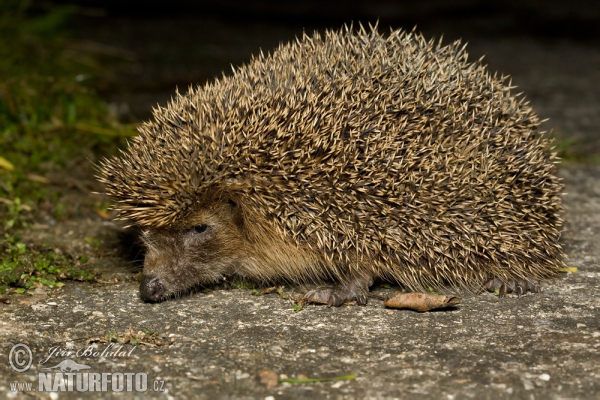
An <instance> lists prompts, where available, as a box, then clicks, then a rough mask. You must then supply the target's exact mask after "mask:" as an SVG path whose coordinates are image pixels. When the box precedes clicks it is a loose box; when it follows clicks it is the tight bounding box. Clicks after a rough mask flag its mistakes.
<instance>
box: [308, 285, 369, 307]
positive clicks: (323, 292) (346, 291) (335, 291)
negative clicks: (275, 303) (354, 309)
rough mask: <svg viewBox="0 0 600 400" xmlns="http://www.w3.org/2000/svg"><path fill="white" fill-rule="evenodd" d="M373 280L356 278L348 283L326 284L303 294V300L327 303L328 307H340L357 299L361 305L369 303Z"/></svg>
mask: <svg viewBox="0 0 600 400" xmlns="http://www.w3.org/2000/svg"><path fill="white" fill-rule="evenodd" d="M369 283H371V284H372V282H370V281H363V280H356V281H353V282H351V283H347V284H339V285H336V286H326V287H320V288H316V289H313V290H311V291H309V292H307V293H306V294H305V295H304V296H302V299H303V300H307V301H309V302H314V303H322V304H327V307H339V306H341V305H342V304H344V303H346V302H348V301H356V304H358V305H360V306H365V305H367V298H368V294H369V286H370V284H369Z"/></svg>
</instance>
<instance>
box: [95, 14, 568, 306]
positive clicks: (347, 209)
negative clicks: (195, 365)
mask: <svg viewBox="0 0 600 400" xmlns="http://www.w3.org/2000/svg"><path fill="white" fill-rule="evenodd" d="M465 47H466V45H463V44H462V43H461V42H460V41H455V42H453V43H451V44H442V40H441V39H440V40H426V39H425V38H424V37H423V35H422V34H420V33H418V32H417V31H416V30H414V29H413V30H412V31H405V30H390V32H389V33H388V34H380V33H379V31H378V28H377V26H369V28H364V27H363V26H362V25H361V26H360V27H359V28H358V29H354V28H353V27H352V26H344V27H343V28H341V29H339V30H331V31H326V32H325V33H324V34H319V33H318V32H315V33H314V34H312V35H307V34H306V33H305V34H303V36H302V37H301V38H296V40H295V41H293V42H291V43H288V44H280V45H279V47H278V48H277V49H276V50H274V51H273V52H272V53H268V54H267V55H264V54H263V53H262V51H261V52H260V55H258V56H256V57H253V58H252V59H251V60H250V61H249V62H248V63H247V64H245V65H243V66H242V67H240V68H233V72H232V73H230V74H229V75H226V74H223V77H222V78H220V79H217V80H215V81H213V82H210V83H207V84H205V85H203V86H198V87H195V88H194V87H192V88H190V89H189V91H188V93H187V94H185V95H181V94H179V92H177V93H176V95H175V96H174V98H173V99H172V100H171V101H170V103H168V105H167V106H166V107H160V106H159V107H157V108H155V109H154V110H153V120H152V121H149V122H145V123H143V124H141V125H140V127H139V129H138V130H139V135H138V136H136V137H134V138H132V139H131V141H130V142H129V144H128V148H127V149H126V150H124V151H122V153H121V154H120V156H116V157H113V158H109V159H104V160H102V161H101V162H100V164H99V166H98V168H99V173H98V177H99V180H100V181H101V182H102V183H103V184H104V186H105V189H106V194H107V195H108V196H109V197H110V198H111V199H112V200H113V204H114V206H113V208H114V210H115V212H116V218H118V219H121V220H125V221H128V222H129V223H130V224H131V225H135V226H137V227H138V228H139V229H140V237H141V240H142V242H143V244H144V246H145V250H146V251H145V258H144V269H143V273H142V279H141V286H140V293H141V297H142V299H143V300H145V301H149V302H156V301H163V300H166V299H169V298H172V297H176V296H180V295H182V294H185V293H189V292H192V291H194V290H195V289H197V288H201V287H206V286H207V285H212V284H214V283H217V282H220V281H223V280H227V279H233V278H236V279H242V280H252V281H256V282H258V283H260V284H272V283H275V282H284V283H291V284H295V285H305V284H313V285H317V284H318V285H320V286H317V288H316V289H313V290H310V291H309V292H308V293H306V294H305V298H307V299H316V300H318V301H322V302H326V303H328V304H329V305H330V306H339V305H341V304H343V303H345V302H349V301H354V302H356V303H357V304H360V305H364V304H366V302H367V297H368V295H369V290H370V289H369V288H370V286H371V285H373V283H374V281H376V280H379V281H386V282H391V283H394V284H398V285H400V286H401V287H403V288H406V289H408V290H423V288H430V287H433V288H440V289H441V290H444V288H450V289H457V290H461V289H467V290H469V291H470V290H477V291H480V290H484V289H487V290H490V291H497V290H500V294H506V293H511V292H514V293H516V294H518V295H521V294H524V293H526V292H538V291H539V282H540V280H542V279H544V278H549V277H552V276H555V275H556V274H557V272H559V270H560V268H561V267H563V266H564V262H563V261H562V260H563V251H562V248H561V245H560V243H559V238H560V232H561V227H562V224H563V220H562V217H561V213H562V203H561V191H562V183H561V181H560V179H559V178H558V177H557V176H556V165H555V164H556V163H557V162H558V161H556V160H557V157H556V155H557V154H556V153H554V152H553V150H552V147H551V140H550V139H549V138H548V137H547V136H548V135H546V133H545V132H543V131H540V130H539V126H540V123H541V121H540V119H539V118H538V116H537V115H536V114H535V113H534V111H533V110H532V108H531V106H530V105H529V102H527V101H526V100H525V99H524V97H523V96H522V95H521V94H513V93H511V90H512V89H514V86H511V82H510V81H509V80H508V77H506V76H498V75H497V74H494V75H492V74H491V73H490V72H489V71H488V70H487V67H486V66H485V65H484V64H483V63H482V59H479V60H477V61H474V62H471V61H469V60H468V55H467V52H466V51H465Z"/></svg>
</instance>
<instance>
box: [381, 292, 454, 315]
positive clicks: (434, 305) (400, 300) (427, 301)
mask: <svg viewBox="0 0 600 400" xmlns="http://www.w3.org/2000/svg"><path fill="white" fill-rule="evenodd" d="M461 300H462V298H461V297H456V296H435V295H433V294H428V293H400V292H397V293H396V294H395V295H394V297H392V298H391V299H387V300H386V301H385V302H384V303H383V304H385V306H386V307H390V308H410V309H411V310H415V311H419V312H425V311H431V310H437V309H439V308H446V307H451V306H455V305H457V304H458V303H460V301H461Z"/></svg>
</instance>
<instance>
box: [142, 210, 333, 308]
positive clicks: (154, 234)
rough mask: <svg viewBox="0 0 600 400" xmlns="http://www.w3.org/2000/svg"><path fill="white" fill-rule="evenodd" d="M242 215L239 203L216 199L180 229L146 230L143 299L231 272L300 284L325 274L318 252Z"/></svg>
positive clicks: (154, 298) (173, 292)
mask: <svg viewBox="0 0 600 400" xmlns="http://www.w3.org/2000/svg"><path fill="white" fill-rule="evenodd" d="M242 214H243V211H242V209H241V207H240V206H239V205H238V204H237V203H236V202H234V201H232V200H227V201H223V200H216V201H214V202H213V203H211V204H208V205H204V206H198V207H196V208H195V209H194V210H193V211H192V212H191V213H190V215H189V217H188V218H187V219H186V222H185V223H181V224H180V225H179V226H178V227H177V228H176V229H145V230H144V231H143V232H142V236H141V237H142V241H143V242H144V245H145V247H146V256H145V261H144V274H143V278H142V286H141V292H142V298H144V299H145V300H150V301H159V300H163V299H166V298H169V297H171V296H177V295H179V294H182V293H185V292H187V291H189V290H190V289H192V288H194V287H199V286H204V285H210V284H213V283H216V282H219V281H221V280H222V279H223V278H225V277H231V276H235V277H239V278H244V279H251V280H255V281H263V282H275V281H282V280H283V281H292V282H299V281H306V280H313V279H311V278H312V277H314V276H320V275H322V274H323V273H324V270H323V268H322V266H323V265H324V263H326V261H325V260H320V259H319V257H318V255H317V254H316V253H314V252H313V251H311V250H309V249H308V248H305V249H301V248H298V247H297V246H296V245H295V244H292V243H290V242H288V241H287V240H285V239H284V238H283V237H282V236H281V234H279V233H277V232H276V229H275V228H274V227H272V226H270V224H269V223H268V222H267V221H266V220H265V219H261V218H260V217H259V216H257V215H251V214H247V215H246V216H243V215H242ZM246 224H251V225H252V226H254V227H255V228H250V230H247V229H246V226H245V225H246ZM319 271H320V272H319ZM323 278H327V277H326V276H323Z"/></svg>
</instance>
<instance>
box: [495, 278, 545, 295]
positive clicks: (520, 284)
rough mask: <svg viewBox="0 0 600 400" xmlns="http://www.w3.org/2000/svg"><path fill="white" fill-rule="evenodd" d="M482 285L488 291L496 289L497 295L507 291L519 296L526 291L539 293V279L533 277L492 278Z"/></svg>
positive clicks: (504, 293)
mask: <svg viewBox="0 0 600 400" xmlns="http://www.w3.org/2000/svg"><path fill="white" fill-rule="evenodd" d="M483 287H484V288H485V289H486V290H487V291H488V292H495V291H496V290H498V291H499V292H498V296H500V297H504V296H505V295H506V294H507V293H515V294H516V295H517V296H521V295H523V294H525V293H527V292H531V293H539V291H540V283H539V281H538V280H536V279H533V278H515V279H511V280H510V281H507V282H503V281H501V280H500V279H498V278H492V279H490V280H489V281H487V282H486V283H484V285H483Z"/></svg>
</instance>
